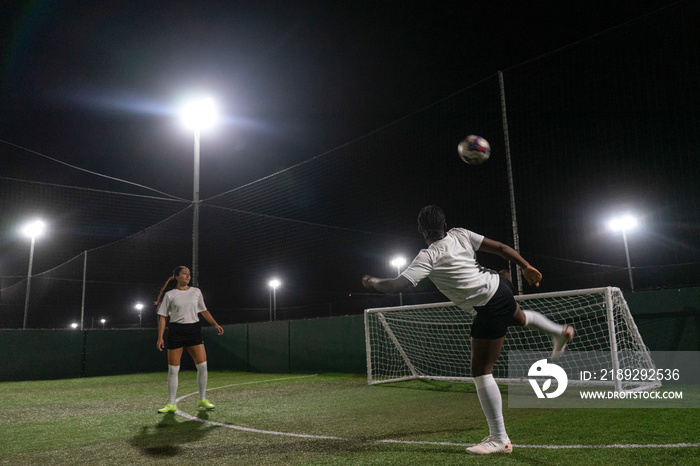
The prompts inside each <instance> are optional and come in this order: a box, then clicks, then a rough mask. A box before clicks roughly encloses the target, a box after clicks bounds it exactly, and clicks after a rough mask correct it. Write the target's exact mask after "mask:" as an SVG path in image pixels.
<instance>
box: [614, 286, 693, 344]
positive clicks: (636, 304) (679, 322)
mask: <svg viewBox="0 0 700 466" xmlns="http://www.w3.org/2000/svg"><path fill="white" fill-rule="evenodd" d="M625 300H626V301H627V304H629V307H630V309H631V311H632V316H633V317H634V321H635V322H636V324H637V327H638V328H639V333H640V334H641V335H642V339H643V340H644V343H645V344H646V345H647V346H648V347H649V349H650V350H652V351H700V288H681V289H676V290H660V291H642V292H639V293H627V294H625Z"/></svg>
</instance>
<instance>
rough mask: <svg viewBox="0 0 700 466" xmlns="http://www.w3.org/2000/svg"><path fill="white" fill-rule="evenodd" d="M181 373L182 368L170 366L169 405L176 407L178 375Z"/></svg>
mask: <svg viewBox="0 0 700 466" xmlns="http://www.w3.org/2000/svg"><path fill="white" fill-rule="evenodd" d="M178 372H180V366H171V365H170V364H168V404H171V405H174V404H175V398H177V374H178Z"/></svg>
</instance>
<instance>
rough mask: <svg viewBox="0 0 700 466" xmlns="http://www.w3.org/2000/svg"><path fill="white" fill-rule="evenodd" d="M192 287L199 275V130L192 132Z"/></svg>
mask: <svg viewBox="0 0 700 466" xmlns="http://www.w3.org/2000/svg"><path fill="white" fill-rule="evenodd" d="M192 207H193V214H192V285H193V286H197V285H198V275H199V128H195V130H194V181H193V193H192Z"/></svg>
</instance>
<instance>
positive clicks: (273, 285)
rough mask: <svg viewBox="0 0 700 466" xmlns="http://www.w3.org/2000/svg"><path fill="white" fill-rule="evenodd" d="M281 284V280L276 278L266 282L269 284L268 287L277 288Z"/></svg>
mask: <svg viewBox="0 0 700 466" xmlns="http://www.w3.org/2000/svg"><path fill="white" fill-rule="evenodd" d="M281 284H282V282H280V281H279V280H277V279H276V278H275V279H273V280H270V283H268V285H269V286H270V288H278V287H279V286H280V285H281Z"/></svg>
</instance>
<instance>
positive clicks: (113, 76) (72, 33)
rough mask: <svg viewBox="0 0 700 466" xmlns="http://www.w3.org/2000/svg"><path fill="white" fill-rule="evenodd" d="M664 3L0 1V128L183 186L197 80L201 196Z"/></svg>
mask: <svg viewBox="0 0 700 466" xmlns="http://www.w3.org/2000/svg"><path fill="white" fill-rule="evenodd" d="M672 3H674V2H671V1H665V2H659V1H634V2H632V1H625V2H607V1H595V2H586V3H585V6H584V5H583V4H582V5H570V4H566V3H562V2H554V1H547V2H538V3H537V5H536V6H535V7H532V6H530V5H526V4H525V3H523V2H512V1H511V2H508V1H490V2H440V1H437V2H435V1H431V2H403V3H401V5H397V4H396V3H395V2H375V1H371V2H363V1H353V2H331V1H319V2H286V1H277V2H267V1H262V2H257V1H245V2H194V1H178V0H175V1H170V2H167V3H166V2H155V1H145V2H130V1H110V2H87V3H86V2H71V1H33V2H3V3H2V6H1V7H0V8H1V10H0V18H1V19H0V21H2V23H0V40H1V41H2V42H0V48H1V50H2V62H1V63H0V64H1V66H2V74H1V75H0V79H1V81H0V83H1V87H0V91H1V93H2V101H1V102H0V138H1V139H2V140H4V141H8V142H10V143H13V144H17V145H20V146H22V147H25V148H28V149H30V150H34V151H37V152H40V153H42V154H45V155H47V156H50V157H53V158H56V159H58V160H61V161H63V162H67V163H70V164H74V165H77V166H79V167H81V168H84V169H87V170H93V171H97V172H99V173H102V174H105V175H108V176H112V177H116V178H120V179H125V180H128V181H132V182H135V183H138V184H143V185H146V186H150V187H153V188H155V189H158V190H161V191H164V192H167V193H170V194H173V195H177V196H180V197H185V198H188V197H191V183H192V181H191V164H192V161H191V152H192V150H191V145H192V143H191V134H189V132H188V131H186V130H185V129H184V128H183V127H182V126H181V125H180V123H179V121H178V119H177V112H178V105H179V103H180V102H181V101H182V100H183V99H185V98H186V97H187V96H188V95H192V94H195V95H196V94H199V93H206V94H208V95H211V96H213V97H214V98H215V99H216V100H217V102H218V105H219V107H220V109H221V111H222V112H223V113H224V114H225V116H226V121H225V123H224V124H223V125H222V126H220V127H219V128H218V129H216V131H212V132H211V133H210V134H205V135H203V139H202V154H203V155H202V157H203V163H202V179H203V180H216V182H204V183H203V185H202V196H203V197H206V196H210V195H214V194H218V193H220V192H222V191H225V190H227V189H231V188H234V187H236V186H238V185H240V184H243V183H247V182H250V181H254V180H256V179H258V178H260V177H263V176H266V175H269V174H270V173H273V172H275V171H277V170H278V169H280V168H284V167H286V166H290V165H293V164H294V163H297V162H299V161H301V160H305V159H308V158H310V157H312V156H314V155H317V154H319V153H322V152H324V151H327V150H329V149H333V148H334V147H336V146H338V145H341V144H344V143H346V142H348V141H351V140H353V139H355V138H357V137H360V136H362V135H364V134H366V133H368V132H369V131H372V130H375V129H377V128H379V127H382V126H383V125H385V124H388V123H390V122H392V121H394V120H396V119H398V118H401V117H403V116H405V115H407V114H410V113H411V112H414V111H416V110H418V109H421V108H423V107H424V106H426V105H428V104H431V103H433V102H435V101H437V100H439V99H441V98H444V97H446V96H449V95H451V94H452V93H454V92H457V91H459V90H461V89H463V88H464V87H466V86H468V85H470V84H472V83H474V82H476V81H478V80H480V79H482V78H484V77H486V76H489V75H492V74H493V73H495V72H496V71H498V70H503V69H507V68H509V67H511V66H514V65H516V64H518V63H521V62H524V61H527V60H530V59H532V58H535V57H537V56H540V55H542V54H544V53H546V52H549V51H552V50H556V49H557V48H560V47H563V46H566V45H568V44H570V43H573V42H576V41H579V40H582V39H584V38H586V37H589V36H591V35H594V34H597V33H599V32H601V31H604V30H606V29H608V28H611V27H613V26H616V25H618V24H621V23H624V22H626V21H628V20H630V19H633V18H636V17H639V16H642V15H644V14H646V13H648V12H651V11H655V10H657V9H659V8H661V7H662V6H664V5H668V4H672ZM164 171H165V174H167V176H162V174H163V173H164ZM222 171H225V172H226V173H228V174H229V176H227V177H225V178H221V177H217V176H213V174H217V173H221V172H222ZM24 176H27V177H31V173H26V172H25V173H24ZM56 181H59V180H56ZM61 181H70V180H61Z"/></svg>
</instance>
